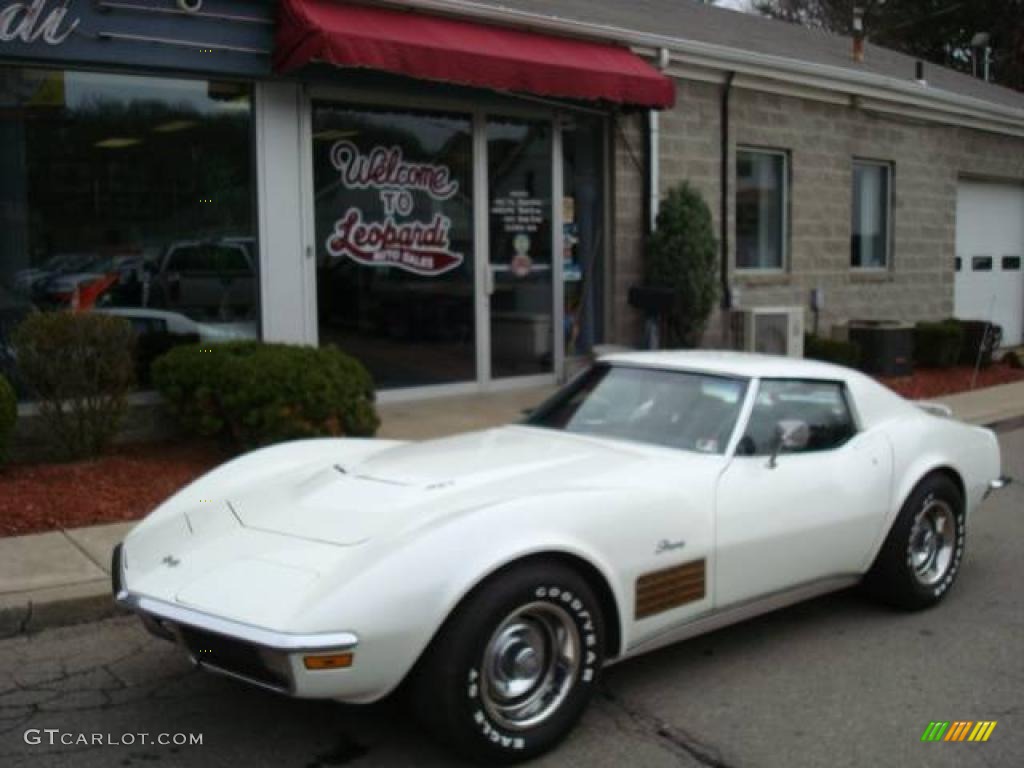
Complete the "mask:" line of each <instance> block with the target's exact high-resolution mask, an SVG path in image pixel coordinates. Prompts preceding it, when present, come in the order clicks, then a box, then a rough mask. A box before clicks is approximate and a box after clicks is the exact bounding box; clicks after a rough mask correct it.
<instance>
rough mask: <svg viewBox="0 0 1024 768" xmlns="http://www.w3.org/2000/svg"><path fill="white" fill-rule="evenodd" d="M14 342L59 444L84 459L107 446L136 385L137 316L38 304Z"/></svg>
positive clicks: (33, 394) (24, 374) (25, 379)
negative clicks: (131, 318)
mask: <svg viewBox="0 0 1024 768" xmlns="http://www.w3.org/2000/svg"><path fill="white" fill-rule="evenodd" d="M13 342H14V350H15V354H16V356H17V361H18V371H19V374H20V376H21V380H22V381H23V382H24V383H25V387H26V389H27V390H28V395H29V397H32V398H34V399H35V400H36V401H37V403H38V404H39V418H40V420H41V421H42V423H43V425H44V426H45V428H46V434H47V435H48V437H49V439H50V440H51V441H52V443H53V447H54V448H55V449H56V451H57V452H58V453H59V454H61V455H62V456H63V457H64V458H67V459H78V458H83V457H86V456H96V455H98V454H100V453H102V452H103V451H104V450H106V449H107V448H108V447H109V446H110V444H111V443H112V442H113V440H114V437H115V435H117V432H118V430H119V429H120V426H121V421H122V419H123V418H124V415H125V413H126V412H127V410H128V394H129V393H130V392H131V391H132V389H133V387H134V385H135V359H134V352H135V331H134V330H132V326H131V324H130V323H129V322H128V321H127V320H124V319H123V318H120V317H113V316H111V315H103V314H93V313H90V312H85V313H81V314H79V313H74V312H37V313H34V314H31V315H29V316H28V317H27V318H25V320H24V321H22V323H21V325H19V326H18V327H17V329H16V330H15V331H14V334H13Z"/></svg>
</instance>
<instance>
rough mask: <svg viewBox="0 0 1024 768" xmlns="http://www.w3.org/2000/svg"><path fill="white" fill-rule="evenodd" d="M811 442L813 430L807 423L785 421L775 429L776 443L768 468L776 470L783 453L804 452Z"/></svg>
mask: <svg viewBox="0 0 1024 768" xmlns="http://www.w3.org/2000/svg"><path fill="white" fill-rule="evenodd" d="M810 442H811V428H810V426H808V424H807V422H806V421H799V420H797V419H784V420H783V421H780V422H779V423H778V426H776V427H775V442H774V445H773V446H772V455H771V458H770V459H768V468H769V469H775V466H776V464H778V458H779V453H781V452H782V451H802V450H803V449H804V448H806V447H807V444H808V443H810Z"/></svg>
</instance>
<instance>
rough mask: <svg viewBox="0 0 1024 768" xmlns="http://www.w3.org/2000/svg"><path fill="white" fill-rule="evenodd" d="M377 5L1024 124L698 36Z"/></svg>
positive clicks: (447, 3)
mask: <svg viewBox="0 0 1024 768" xmlns="http://www.w3.org/2000/svg"><path fill="white" fill-rule="evenodd" d="M375 2H376V4H378V5H387V6H392V7H398V8H405V9H410V10H419V11H427V12H430V13H439V14H444V15H455V16H458V17H460V18H468V19H474V20H479V21H484V22H489V23H492V24H498V25H505V26H518V27H524V28H528V29H533V30H537V31H540V32H548V33H555V34H560V35H565V36H569V37H582V38H589V39H594V40H603V41H614V42H618V43H622V44H625V45H629V46H632V47H635V48H643V49H647V50H650V51H658V50H660V49H662V48H664V49H667V50H668V51H669V52H670V54H671V55H672V58H673V59H677V60H679V61H681V62H683V63H691V62H690V60H689V59H690V57H698V58H699V60H700V62H699V63H700V65H701V66H704V67H708V66H711V67H714V68H718V69H721V70H722V71H723V72H728V71H736V72H744V73H751V74H757V75H761V76H769V75H770V76H773V77H777V78H778V79H783V80H788V79H791V78H795V81H796V82H800V83H802V84H808V82H809V81H810V83H811V84H817V85H818V86H819V87H821V86H825V87H827V88H828V89H830V90H840V91H846V92H848V93H850V94H851V95H855V96H870V97H875V98H880V99H887V100H894V101H900V102H905V101H907V99H908V97H909V99H911V100H912V101H913V102H914V103H917V104H919V105H921V106H926V107H930V108H933V109H935V110H937V111H939V112H952V113H955V114H959V115H971V116H974V117H978V116H979V115H983V116H984V117H986V118H988V119H990V120H992V121H993V122H994V123H995V124H996V125H995V127H996V128H997V129H998V128H1001V127H1004V126H1005V127H1011V128H1015V129H1017V130H1016V131H1013V132H1014V133H1016V132H1017V131H1019V130H1021V129H1024V109H1017V108H1014V107H1009V106H1005V105H1002V104H996V103H994V102H990V101H986V100H984V99H977V98H974V97H970V96H962V95H960V94H956V93H952V92H950V91H943V90H939V89H937V88H934V87H930V86H922V85H920V84H919V83H917V82H915V81H912V80H908V81H903V80H900V79H898V78H893V77H886V76H884V75H878V74H874V73H871V72H858V71H856V70H851V69H847V68H844V67H836V66H831V65H825V64H814V63H811V62H807V61H801V60H799V59H790V58H787V57H784V56H774V55H770V54H763V53H754V52H751V51H745V50H741V49H737V48H729V47H727V46H722V45H715V44H712V43H703V42H699V41H696V40H686V39H682V38H676V37H670V36H667V35H656V34H651V33H646V32H638V31H635V30H629V29H623V28H621V27H615V26H610V25H605V24H593V23H589V22H581V21H576V20H571V19H563V18H558V17H553V16H545V15H543V14H538V13H532V12H528V11H520V10H516V9H511V8H503V7H502V8H499V7H496V6H493V5H489V4H483V3H478V2H473V0H375Z"/></svg>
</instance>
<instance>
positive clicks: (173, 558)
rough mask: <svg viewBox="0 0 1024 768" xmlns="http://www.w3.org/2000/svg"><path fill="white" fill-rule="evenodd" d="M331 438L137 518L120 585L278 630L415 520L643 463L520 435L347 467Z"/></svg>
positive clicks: (589, 444) (424, 446) (594, 445)
mask: <svg viewBox="0 0 1024 768" xmlns="http://www.w3.org/2000/svg"><path fill="white" fill-rule="evenodd" d="M337 442H338V441H331V442H325V443H324V445H323V447H322V449H321V450H320V451H319V452H315V455H314V458H310V459H309V460H308V461H302V462H298V463H297V464H296V465H294V466H291V467H290V468H289V467H288V466H287V465H285V468H283V469H281V468H279V467H275V466H268V467H266V472H265V474H264V477H265V478H266V479H263V480H259V481H256V482H252V483H246V484H245V486H244V490H242V491H238V490H235V491H233V492H228V493H227V494H226V495H225V496H224V497H220V496H219V495H218V494H217V492H216V490H215V488H213V487H211V489H210V491H209V497H207V498H201V499H200V498H193V497H189V498H190V501H189V502H188V503H187V504H182V505H181V507H180V509H176V510H175V511H174V512H173V513H170V514H164V515H159V516H156V517H154V518H152V519H147V520H146V521H145V522H144V523H142V524H141V525H139V526H137V527H136V528H135V529H134V530H133V531H132V532H131V534H129V536H128V538H127V539H126V540H125V548H124V560H123V567H124V572H123V576H124V579H125V586H126V587H127V588H128V589H129V590H130V591H132V592H135V593H138V594H142V595H147V596H149V597H152V598H156V599H160V600H165V601H169V602H175V603H178V604H181V605H185V606H188V607H190V608H194V609H197V610H200V611H206V612H210V613H214V614H216V615H220V616H224V617H227V618H231V619H235V620H237V621H242V622H247V623H252V624H254V625H258V626H264V627H280V628H283V627H287V626H290V622H292V621H293V619H294V617H295V615H296V614H297V612H301V610H302V606H303V605H304V603H303V600H304V599H305V598H308V597H309V596H310V595H314V594H317V591H318V590H320V589H322V588H323V585H324V584H327V583H331V584H334V583H338V580H339V578H340V577H339V574H340V573H342V572H347V571H353V572H356V571H359V570H360V569H361V568H366V567H369V566H370V565H371V564H372V562H374V560H375V558H377V557H379V555H380V552H381V551H384V550H387V549H388V548H389V547H391V546H392V542H395V546H398V543H397V542H399V541H400V540H401V539H402V537H404V536H412V535H416V529H417V527H418V526H430V525H433V524H437V523H439V522H440V521H441V519H442V518H444V517H446V516H455V515H458V514H471V513H472V512H473V511H474V510H478V509H482V508H484V507H487V506H489V505H493V504H500V503H502V502H506V501H512V500H523V499H526V498H528V497H530V496H535V495H540V494H552V493H567V492H572V491H573V490H594V489H599V488H613V487H615V486H621V485H622V483H623V481H624V479H625V478H628V476H629V475H630V474H631V473H632V472H634V471H635V469H636V463H637V462H640V461H642V460H643V456H644V454H643V452H642V450H641V449H639V448H634V447H632V446H630V445H629V444H628V443H619V444H616V443H612V442H610V441H602V440H595V439H591V438H586V437H580V436H572V435H565V434H562V433H558V432H553V431H547V430H541V429H534V428H526V427H504V428H501V429H495V430H489V431H486V432H478V433H470V434H467V435H461V436H457V437H452V438H445V439H440V440H432V441H428V442H424V443H416V444H400V443H396V444H393V445H392V446H389V447H386V448H384V449H382V450H380V451H377V452H374V453H373V454H372V456H370V457H369V458H364V459H360V460H355V461H352V462H348V463H346V462H344V461H341V462H339V461H338V455H339V452H338V448H337ZM201 495H203V496H205V495H206V494H205V493H203V494H201ZM173 502H174V500H173V499H172V500H171V502H170V503H173ZM372 540H376V542H375V543H376V545H377V546H369V542H371V541H372ZM381 548H383V550H382V549H381ZM253 585H259V588H258V589H253Z"/></svg>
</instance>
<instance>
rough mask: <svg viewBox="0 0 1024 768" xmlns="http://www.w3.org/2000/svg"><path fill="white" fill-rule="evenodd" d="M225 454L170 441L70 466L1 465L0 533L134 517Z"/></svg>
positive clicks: (210, 447)
mask: <svg viewBox="0 0 1024 768" xmlns="http://www.w3.org/2000/svg"><path fill="white" fill-rule="evenodd" d="M228 458H229V456H228V454H227V453H226V452H225V451H224V450H223V449H221V448H219V447H217V446H215V445H211V444H207V443H201V442H175V443H152V444H144V445H133V446H130V447H126V448H119V449H117V450H115V451H114V452H113V453H112V454H110V455H108V456H103V457H102V458H99V459H93V460H90V461H79V462H74V463H71V464H13V465H8V466H5V467H2V468H0V536H20V535H21V534H25V533H37V532H40V531H52V530H56V529H59V528H77V527H80V526H83V525H94V524H97V523H117V522H123V521H126V520H137V519H139V518H141V517H143V516H144V515H146V514H148V513H149V512H150V511H151V510H152V509H153V507H155V506H156V505H157V504H159V503H160V502H161V501H163V500H164V499H166V498H167V497H168V496H170V495H171V494H173V493H174V492H175V491H177V490H178V489H180V488H181V487H182V486H184V485H186V484H188V483H189V482H190V481H192V480H193V479H195V478H196V477H198V476H199V475H201V474H203V473H204V472H207V471H208V470H210V469H212V468H213V467H215V466H217V465H218V464H220V463H222V462H224V461H226V460H227V459H228Z"/></svg>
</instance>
